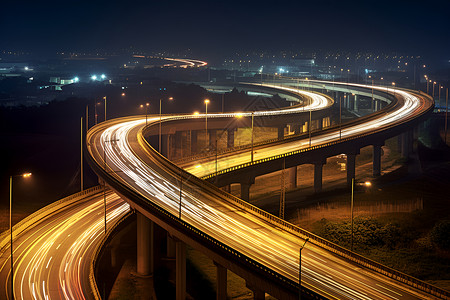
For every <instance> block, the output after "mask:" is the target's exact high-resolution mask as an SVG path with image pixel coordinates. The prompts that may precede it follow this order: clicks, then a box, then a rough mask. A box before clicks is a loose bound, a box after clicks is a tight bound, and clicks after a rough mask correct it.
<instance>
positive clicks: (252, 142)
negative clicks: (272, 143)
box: [251, 111, 254, 163]
mask: <svg viewBox="0 0 450 300" xmlns="http://www.w3.org/2000/svg"><path fill="white" fill-rule="evenodd" d="M253 119H254V112H253V111H252V154H251V162H252V163H253Z"/></svg>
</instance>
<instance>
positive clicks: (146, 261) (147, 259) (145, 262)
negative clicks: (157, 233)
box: [136, 213, 153, 276]
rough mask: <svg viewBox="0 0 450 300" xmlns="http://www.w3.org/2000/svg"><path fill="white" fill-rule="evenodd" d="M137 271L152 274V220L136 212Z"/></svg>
mask: <svg viewBox="0 0 450 300" xmlns="http://www.w3.org/2000/svg"><path fill="white" fill-rule="evenodd" d="M136 266H137V270H136V271H137V273H138V274H139V275H142V276H148V275H153V222H152V221H151V220H150V219H147V218H146V217H145V216H144V215H142V214H141V213H137V262H136Z"/></svg>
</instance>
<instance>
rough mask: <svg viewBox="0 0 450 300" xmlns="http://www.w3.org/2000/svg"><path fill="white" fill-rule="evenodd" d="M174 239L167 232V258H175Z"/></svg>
mask: <svg viewBox="0 0 450 300" xmlns="http://www.w3.org/2000/svg"><path fill="white" fill-rule="evenodd" d="M175 252H176V251H175V240H174V239H173V238H172V236H171V235H170V234H169V233H168V232H167V253H166V255H167V258H175Z"/></svg>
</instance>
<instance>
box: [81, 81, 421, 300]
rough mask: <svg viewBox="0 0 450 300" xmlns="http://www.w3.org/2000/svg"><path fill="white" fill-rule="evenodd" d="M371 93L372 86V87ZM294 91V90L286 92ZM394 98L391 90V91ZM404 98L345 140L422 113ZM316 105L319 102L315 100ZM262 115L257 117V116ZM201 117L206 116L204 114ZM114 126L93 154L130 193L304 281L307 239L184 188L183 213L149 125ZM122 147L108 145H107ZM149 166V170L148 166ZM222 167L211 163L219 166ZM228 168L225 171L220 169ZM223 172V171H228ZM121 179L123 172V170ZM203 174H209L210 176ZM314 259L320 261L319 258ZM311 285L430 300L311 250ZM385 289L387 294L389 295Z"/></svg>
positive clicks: (102, 133)
mask: <svg viewBox="0 0 450 300" xmlns="http://www.w3.org/2000/svg"><path fill="white" fill-rule="evenodd" d="M370 88H371V87H370ZM284 89H288V88H284ZM392 91H394V90H393V89H390V90H389V92H392ZM395 92H396V93H397V95H398V96H399V97H403V99H404V104H403V105H402V106H401V107H400V108H399V109H397V110H396V111H395V112H391V113H387V114H386V115H382V116H380V117H378V118H377V119H376V120H374V121H372V122H368V123H364V124H359V125H355V126H351V127H348V128H346V129H345V130H344V131H343V134H344V136H345V137H349V136H355V135H358V134H361V133H364V132H370V131H371V130H373V129H374V128H377V129H380V128H383V127H388V126H392V125H393V124H395V123H399V122H402V120H404V119H407V118H409V117H411V116H413V115H414V114H415V113H417V112H418V110H420V105H421V104H420V103H421V99H420V98H419V97H417V96H415V95H413V94H410V93H407V92H404V91H400V90H395ZM313 103H315V101H313ZM272 113H273V114H282V113H286V110H275V111H268V112H258V114H260V115H261V116H263V115H268V114H272ZM237 114H244V115H246V116H248V115H249V114H250V113H248V112H247V113H232V114H230V113H226V114H208V118H210V117H211V118H214V117H217V118H219V117H234V116H236V115H237ZM255 114H256V112H255ZM198 117H199V115H190V116H186V115H184V116H167V117H166V120H169V119H170V120H174V119H182V118H184V119H186V118H198ZM200 117H201V115H200ZM128 120H129V121H127V119H121V120H118V121H110V122H109V123H108V124H103V125H102V126H98V127H97V128H94V129H92V130H91V131H90V133H89V134H88V140H89V141H91V143H90V144H91V145H92V147H91V148H90V149H89V151H90V153H91V155H92V156H93V157H94V159H95V160H96V161H97V163H98V166H100V167H102V166H103V165H104V162H103V161H102V157H103V156H102V154H103V151H106V156H107V157H108V159H107V164H108V168H109V170H107V171H108V172H110V171H113V176H114V177H115V178H116V179H118V180H121V181H122V182H123V183H124V184H126V185H128V186H129V188H130V189H132V190H135V191H137V192H139V193H140V194H142V195H144V196H145V197H146V198H147V199H148V201H152V202H154V203H155V204H157V205H158V206H160V207H162V208H164V209H165V210H167V211H168V212H170V213H172V214H174V215H175V216H177V215H178V212H179V209H181V211H182V218H183V220H184V221H186V222H188V223H189V224H191V225H192V226H194V227H196V228H197V229H199V230H201V231H203V232H205V233H207V234H209V235H211V236H212V237H214V238H216V239H217V240H219V241H221V242H223V243H225V244H227V245H228V246H229V247H232V248H233V249H235V250H237V251H239V252H240V253H243V254H245V255H246V256H248V257H250V258H252V259H254V260H256V261H258V262H260V263H262V264H264V265H266V266H268V267H269V268H270V269H272V270H273V271H274V272H277V273H279V274H281V275H283V276H286V277H287V278H289V279H291V280H292V281H294V282H295V281H297V280H298V261H299V260H298V249H299V245H301V244H302V239H300V238H299V237H297V236H295V235H293V234H290V233H288V232H285V231H282V230H279V229H278V228H276V227H273V226H272V225H270V224H268V223H266V222H265V221H263V220H262V219H260V218H258V217H257V216H255V215H254V214H251V213H248V212H246V211H243V210H241V209H238V208H237V207H235V206H234V205H233V204H231V203H229V202H228V201H227V200H225V199H218V197H217V195H216V194H211V193H210V192H209V191H207V190H203V189H201V187H198V186H196V185H193V184H191V183H190V182H189V181H188V182H183V187H185V186H186V187H185V188H184V189H183V198H182V208H180V207H179V183H178V182H177V179H176V178H177V174H173V173H172V172H171V171H164V170H162V169H161V168H160V167H159V166H158V163H157V162H155V160H152V159H149V158H147V157H146V156H145V154H144V153H143V150H142V149H141V148H140V146H139V145H138V142H137V133H138V132H139V130H140V129H142V128H143V127H144V126H145V119H142V118H139V119H136V118H128ZM158 120H159V119H158V118H157V117H150V118H149V121H148V122H149V124H152V123H157V122H158ZM338 134H339V133H338V131H335V132H332V133H330V135H325V136H318V137H315V138H314V140H313V143H314V145H317V144H319V143H324V142H327V141H330V140H336V139H337V138H338ZM113 139H114V140H116V139H118V142H112V143H104V142H103V141H105V140H113ZM299 146H300V147H305V142H304V141H300V142H298V141H297V142H293V143H286V145H281V146H278V145H277V146H273V147H271V146H268V147H267V149H264V150H263V151H258V152H259V153H258V154H257V155H259V156H258V157H257V159H260V158H262V157H264V155H265V156H266V157H270V156H274V155H277V154H281V153H286V152H289V151H290V150H292V149H298V147H299ZM226 159H227V160H235V159H237V160H239V161H238V162H237V164H240V163H242V162H248V161H249V155H248V154H247V155H246V157H245V158H244V157H240V154H238V155H236V156H233V155H227V158H226ZM144 161H145V163H144ZM212 163H214V162H207V163H205V166H206V165H208V164H212ZM205 166H202V167H203V168H196V167H193V169H188V171H190V172H192V173H193V174H195V175H196V176H201V175H204V174H208V172H211V168H207V167H205ZM219 167H220V168H222V167H223V166H221V165H219ZM220 168H219V170H220ZM119 170H120V171H121V172H115V171H119ZM202 172H203V173H202ZM311 254H312V255H311ZM303 258H304V264H305V267H304V268H303V270H304V272H302V273H303V274H304V278H303V277H302V280H304V282H303V284H305V285H307V286H308V287H313V289H315V290H319V291H321V292H322V293H325V294H332V295H334V297H336V298H339V299H417V298H419V299H420V298H422V297H429V295H424V294H422V293H421V292H419V291H417V290H414V289H412V288H409V287H406V286H403V285H401V284H399V283H397V282H393V281H387V280H386V278H385V277H383V276H381V275H379V274H377V273H375V272H371V271H368V270H364V271H363V270H360V269H356V270H355V265H353V264H352V263H349V262H347V261H346V260H344V259H341V258H339V257H336V256H333V255H331V254H330V253H328V252H327V251H325V250H323V249H321V248H319V247H317V246H314V245H311V244H308V247H307V248H306V249H305V250H304V255H303ZM380 287H381V288H382V289H383V290H381V289H380Z"/></svg>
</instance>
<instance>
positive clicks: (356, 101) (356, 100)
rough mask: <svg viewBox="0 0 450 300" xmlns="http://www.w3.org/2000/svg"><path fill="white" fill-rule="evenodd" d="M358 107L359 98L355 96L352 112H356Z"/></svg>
mask: <svg viewBox="0 0 450 300" xmlns="http://www.w3.org/2000/svg"><path fill="white" fill-rule="evenodd" d="M358 107H359V98H358V95H356V94H355V98H354V100H353V110H354V111H355V112H358Z"/></svg>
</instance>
